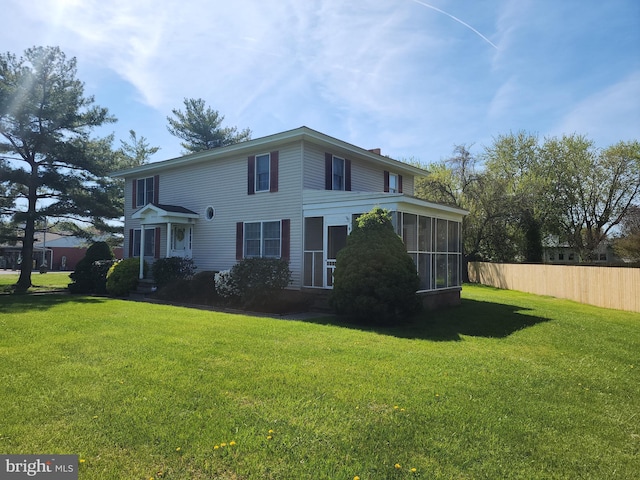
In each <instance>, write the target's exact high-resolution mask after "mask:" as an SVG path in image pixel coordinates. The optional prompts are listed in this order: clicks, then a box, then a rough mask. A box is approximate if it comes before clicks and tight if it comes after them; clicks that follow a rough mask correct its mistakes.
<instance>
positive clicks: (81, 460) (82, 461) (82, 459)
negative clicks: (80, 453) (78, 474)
mask: <svg viewBox="0 0 640 480" xmlns="http://www.w3.org/2000/svg"><path fill="white" fill-rule="evenodd" d="M78 461H79V462H80V463H84V462H85V461H86V460H85V459H84V458H81V459H80V460H78Z"/></svg>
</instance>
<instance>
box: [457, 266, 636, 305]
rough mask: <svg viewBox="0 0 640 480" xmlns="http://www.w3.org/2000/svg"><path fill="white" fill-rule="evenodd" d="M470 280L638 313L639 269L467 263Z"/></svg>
mask: <svg viewBox="0 0 640 480" xmlns="http://www.w3.org/2000/svg"><path fill="white" fill-rule="evenodd" d="M469 281H471V282H473V283H481V284H483V285H491V286H493V287H497V288H504V289H508V290H520V291H521V292H528V293H535V294H537V295H550V296H552V297H558V298H567V299H569V300H575V301H576V302H580V303H587V304H590V305H596V306H598V307H605V308H615V309H618V310H630V311H632V312H640V268H624V267H587V266H574V265H531V264H507V263H487V262H470V263H469Z"/></svg>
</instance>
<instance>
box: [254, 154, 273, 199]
mask: <svg viewBox="0 0 640 480" xmlns="http://www.w3.org/2000/svg"><path fill="white" fill-rule="evenodd" d="M270 163H271V159H270V155H269V154H268V153H266V154H264V155H256V175H255V179H256V189H255V191H256V192H268V191H269V179H270V175H271V172H270Z"/></svg>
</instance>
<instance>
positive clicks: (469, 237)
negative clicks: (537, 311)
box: [415, 145, 514, 271]
mask: <svg viewBox="0 0 640 480" xmlns="http://www.w3.org/2000/svg"><path fill="white" fill-rule="evenodd" d="M503 184H504V181H503V180H502V179H500V178H498V177H496V176H492V175H490V174H489V173H488V172H486V171H485V169H484V168H483V165H482V162H481V159H480V158H479V157H478V156H475V155H473V154H472V153H471V152H470V147H467V146H466V145H458V146H456V147H455V149H454V153H453V156H452V157H451V158H449V159H447V160H444V161H441V162H438V163H436V164H433V165H431V166H429V175H427V176H426V177H422V178H418V179H416V186H415V193H416V196H417V197H419V198H422V199H424V200H427V201H431V202H437V203H443V204H445V205H451V206H455V207H459V208H463V209H465V210H467V211H469V215H467V216H465V218H464V219H463V222H462V232H463V240H462V244H463V254H464V258H465V259H471V260H475V259H494V260H496V259H502V258H509V257H511V256H513V255H514V246H513V242H511V241H510V240H509V239H510V237H511V236H512V235H511V234H510V233H509V231H508V228H509V218H510V211H509V209H508V208H507V207H506V196H505V195H504V191H505V189H506V186H504V185H503ZM463 271H466V270H464V269H463Z"/></svg>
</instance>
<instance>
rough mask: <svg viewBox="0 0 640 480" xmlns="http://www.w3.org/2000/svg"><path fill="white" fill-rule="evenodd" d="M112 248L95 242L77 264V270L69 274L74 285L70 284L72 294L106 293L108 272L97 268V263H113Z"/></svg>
mask: <svg viewBox="0 0 640 480" xmlns="http://www.w3.org/2000/svg"><path fill="white" fill-rule="evenodd" d="M113 258H114V255H113V252H112V251H111V247H109V244H107V243H106V242H95V243H94V244H92V245H91V246H90V247H89V248H88V249H87V253H86V254H85V256H84V257H83V258H82V259H81V260H80V261H79V262H78V263H77V264H76V269H75V270H74V271H73V272H72V273H71V274H69V278H71V280H73V283H70V284H69V287H68V288H69V291H70V292H71V293H104V286H105V282H106V276H105V274H106V270H105V269H103V268H99V267H98V268H95V267H94V263H95V262H103V261H112V260H113Z"/></svg>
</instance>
